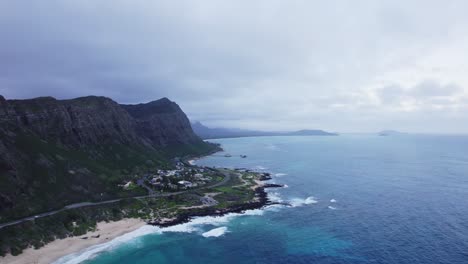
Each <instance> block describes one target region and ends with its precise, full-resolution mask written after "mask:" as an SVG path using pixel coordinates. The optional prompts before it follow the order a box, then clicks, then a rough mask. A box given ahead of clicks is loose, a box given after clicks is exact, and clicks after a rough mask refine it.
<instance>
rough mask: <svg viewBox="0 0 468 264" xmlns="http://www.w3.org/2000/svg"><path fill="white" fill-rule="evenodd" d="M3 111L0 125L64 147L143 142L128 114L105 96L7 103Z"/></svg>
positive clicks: (4, 103)
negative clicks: (28, 132) (14, 127)
mask: <svg viewBox="0 0 468 264" xmlns="http://www.w3.org/2000/svg"><path fill="white" fill-rule="evenodd" d="M2 108H3V109H2V110H3V111H2V112H0V120H1V121H0V122H3V123H4V122H8V123H9V125H10V126H17V129H18V130H20V131H30V132H32V133H34V134H35V135H37V136H39V137H40V138H41V139H43V140H47V141H49V140H50V141H52V142H54V143H59V144H62V145H65V146H73V147H82V146H87V145H90V144H102V143H122V144H126V143H141V142H142V141H141V139H139V138H138V136H137V134H136V131H135V122H134V120H133V119H132V118H131V117H130V115H129V114H128V113H127V112H126V111H125V110H123V109H122V108H121V107H120V106H119V105H118V104H117V103H116V102H114V101H112V100H111V99H109V98H105V97H95V96H89V97H82V98H77V99H72V100H56V99H54V98H52V97H41V98H37V99H30V100H8V101H4V102H3V103H2Z"/></svg>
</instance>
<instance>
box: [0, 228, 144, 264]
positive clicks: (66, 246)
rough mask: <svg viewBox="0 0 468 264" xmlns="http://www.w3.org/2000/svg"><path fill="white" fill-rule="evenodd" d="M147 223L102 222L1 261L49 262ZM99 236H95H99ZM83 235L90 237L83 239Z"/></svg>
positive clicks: (13, 263) (14, 263)
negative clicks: (91, 229)
mask: <svg viewBox="0 0 468 264" xmlns="http://www.w3.org/2000/svg"><path fill="white" fill-rule="evenodd" d="M145 224H146V223H145V222H143V221H142V220H140V219H123V220H120V221H117V222H109V223H106V222H100V223H98V224H97V228H96V231H94V232H88V233H87V234H86V235H82V236H77V237H68V238H65V239H58V240H54V241H52V242H51V243H49V244H47V245H45V246H43V247H41V248H39V249H34V248H28V249H25V250H23V253H21V254H20V255H18V256H12V255H7V256H6V257H0V263H9V264H30V263H31V264H32V263H34V264H42V263H44V264H46V263H47V264H48V263H52V262H54V261H55V260H57V259H59V258H60V257H63V256H66V255H69V254H71V253H75V252H78V251H81V250H83V249H85V248H88V247H90V246H93V245H97V244H102V243H105V242H108V241H110V240H112V239H114V238H116V237H119V236H122V235H124V234H126V233H129V232H131V231H134V230H136V229H138V228H140V227H142V226H144V225H145ZM98 235H99V237H94V236H98ZM83 237H88V238H87V239H83Z"/></svg>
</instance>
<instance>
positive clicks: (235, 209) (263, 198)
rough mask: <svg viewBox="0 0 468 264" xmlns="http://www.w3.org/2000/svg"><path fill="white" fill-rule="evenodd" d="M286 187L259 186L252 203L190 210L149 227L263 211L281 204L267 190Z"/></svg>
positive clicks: (265, 175) (266, 178) (151, 223)
mask: <svg viewBox="0 0 468 264" xmlns="http://www.w3.org/2000/svg"><path fill="white" fill-rule="evenodd" d="M270 179H271V177H270V176H269V174H268V173H266V174H264V175H263V176H262V178H261V179H260V180H261V181H267V180H270ZM281 187H284V185H281V184H273V183H266V184H263V185H261V186H258V187H256V188H255V200H254V201H250V202H248V203H244V204H240V205H235V206H229V207H226V208H224V209H217V208H210V207H205V208H198V209H196V210H189V211H187V212H184V213H182V214H179V215H178V216H177V217H176V218H172V219H165V220H163V221H161V220H158V221H152V222H148V224H149V225H154V226H158V227H169V226H174V225H178V224H183V223H187V222H189V221H190V220H191V219H192V218H193V217H201V216H223V215H225V214H228V213H240V214H242V213H244V212H245V211H247V210H254V209H261V208H263V207H265V206H268V205H274V204H281V203H277V202H272V201H270V200H269V199H268V194H267V192H266V191H265V189H266V188H281Z"/></svg>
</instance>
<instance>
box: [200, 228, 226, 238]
mask: <svg viewBox="0 0 468 264" xmlns="http://www.w3.org/2000/svg"><path fill="white" fill-rule="evenodd" d="M226 232H227V227H225V226H222V227H218V228H215V229H211V230H210V231H208V232H205V233H203V234H202V236H204V237H219V236H222V235H224V234H225V233H226Z"/></svg>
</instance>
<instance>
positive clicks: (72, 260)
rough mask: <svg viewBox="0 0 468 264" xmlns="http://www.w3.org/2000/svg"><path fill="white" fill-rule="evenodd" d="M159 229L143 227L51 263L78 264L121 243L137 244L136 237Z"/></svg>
mask: <svg viewBox="0 0 468 264" xmlns="http://www.w3.org/2000/svg"><path fill="white" fill-rule="evenodd" d="M159 229H160V228H159V227H155V226H150V225H145V226H142V227H140V228H139V229H137V230H135V231H133V232H130V233H127V234H125V235H123V236H120V237H116V238H114V239H113V240H111V241H109V242H106V243H103V244H99V245H94V246H92V247H89V248H86V249H84V250H82V251H79V252H76V253H73V254H70V255H67V256H64V257H61V258H60V259H58V260H56V261H55V262H53V263H54V264H65V263H66V264H78V263H81V262H83V261H85V260H87V259H91V258H94V257H95V256H96V255H97V254H99V253H101V252H103V251H109V250H112V249H113V248H115V247H117V246H119V245H121V244H123V243H127V242H130V241H133V242H137V240H136V238H138V237H141V236H144V235H148V234H153V233H159Z"/></svg>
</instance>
